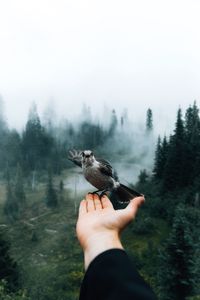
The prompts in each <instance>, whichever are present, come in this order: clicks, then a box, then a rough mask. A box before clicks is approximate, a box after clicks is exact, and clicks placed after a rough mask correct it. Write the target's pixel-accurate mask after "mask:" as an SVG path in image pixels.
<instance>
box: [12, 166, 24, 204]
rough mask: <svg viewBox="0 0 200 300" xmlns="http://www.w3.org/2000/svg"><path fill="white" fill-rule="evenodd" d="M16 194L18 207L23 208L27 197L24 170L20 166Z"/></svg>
mask: <svg viewBox="0 0 200 300" xmlns="http://www.w3.org/2000/svg"><path fill="white" fill-rule="evenodd" d="M14 193H15V199H16V201H17V203H18V205H19V206H20V208H23V207H24V204H25V202H26V195H25V192H24V184H23V174H22V168H21V166H20V165H19V164H18V165H17V174H16V183H15V189H14Z"/></svg>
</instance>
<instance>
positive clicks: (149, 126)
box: [146, 108, 153, 133]
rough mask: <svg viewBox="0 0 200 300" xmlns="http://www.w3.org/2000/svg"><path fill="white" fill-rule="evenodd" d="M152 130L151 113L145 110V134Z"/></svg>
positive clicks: (149, 110)
mask: <svg viewBox="0 0 200 300" xmlns="http://www.w3.org/2000/svg"><path fill="white" fill-rule="evenodd" d="M152 130H153V112H152V110H151V109H150V108H148V110H147V115H146V132H147V133H150V132H151V131H152Z"/></svg>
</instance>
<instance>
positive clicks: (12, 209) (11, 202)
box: [4, 169, 19, 222]
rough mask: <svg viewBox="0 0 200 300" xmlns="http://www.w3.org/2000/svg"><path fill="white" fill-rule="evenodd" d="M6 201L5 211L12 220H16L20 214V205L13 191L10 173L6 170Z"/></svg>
mask: <svg viewBox="0 0 200 300" xmlns="http://www.w3.org/2000/svg"><path fill="white" fill-rule="evenodd" d="M6 173H7V174H6V201H5V204H4V213H5V215H6V216H7V218H8V220H9V221H10V222H13V221H16V220H17V219H18V214H19V206H18V203H17V201H16V198H15V196H14V193H13V187H12V184H11V180H10V173H9V170H8V169H7V172H6Z"/></svg>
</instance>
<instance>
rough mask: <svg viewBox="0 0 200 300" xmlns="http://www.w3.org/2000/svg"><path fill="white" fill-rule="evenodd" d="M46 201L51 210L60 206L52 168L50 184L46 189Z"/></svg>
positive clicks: (49, 175)
mask: <svg viewBox="0 0 200 300" xmlns="http://www.w3.org/2000/svg"><path fill="white" fill-rule="evenodd" d="M45 201H46V205H47V206H48V207H50V208H55V207H57V205H58V199H57V194H56V190H55V189H54V186H53V178H52V171H51V169H50V168H49V170H48V182H47V188H46V197H45Z"/></svg>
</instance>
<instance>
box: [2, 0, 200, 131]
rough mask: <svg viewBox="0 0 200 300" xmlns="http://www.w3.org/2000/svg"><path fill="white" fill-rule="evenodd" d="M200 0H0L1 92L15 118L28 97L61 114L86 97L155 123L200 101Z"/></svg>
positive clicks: (16, 120) (98, 106)
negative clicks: (152, 117) (150, 118)
mask: <svg viewBox="0 0 200 300" xmlns="http://www.w3.org/2000/svg"><path fill="white" fill-rule="evenodd" d="M199 16H200V1H198V0H188V1H185V0H180V1H179V0H168V1H166V0H165V1H163V0H137V1H136V0H120V1H119V0H17V1H16V0H0V94H1V95H2V97H3V99H4V102H5V104H6V113H7V117H8V120H9V123H10V124H11V126H22V125H23V124H24V123H25V121H26V118H27V112H28V109H29V106H30V103H31V102H32V101H33V100H35V101H36V102H37V104H38V107H39V111H40V112H41V111H42V110H43V109H44V107H45V106H46V104H47V103H48V102H49V99H52V98H53V99H54V102H55V106H56V107H57V111H58V113H59V114H60V115H66V116H70V117H71V118H73V117H74V115H76V114H77V111H78V110H79V107H80V106H81V105H82V104H81V103H82V102H85V103H88V104H89V105H90V106H91V107H92V109H93V110H94V111H95V113H96V112H97V111H98V110H102V107H103V106H104V104H107V105H108V106H110V107H113V106H115V107H116V108H117V110H118V111H119V110H120V109H123V108H124V107H127V108H128V110H129V114H130V115H131V116H132V118H133V119H136V120H137V119H142V118H144V116H145V112H146V109H147V108H148V107H149V106H150V107H151V108H152V109H153V111H154V114H155V116H156V118H157V119H156V120H157V124H158V122H159V121H160V124H162V125H161V126H164V130H165V127H167V126H168V124H169V123H170V122H171V121H172V122H174V120H175V115H176V110H177V108H178V106H179V105H181V107H183V108H185V107H187V106H188V105H189V104H191V103H193V101H194V99H196V100H197V103H198V104H200V17H199Z"/></svg>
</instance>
